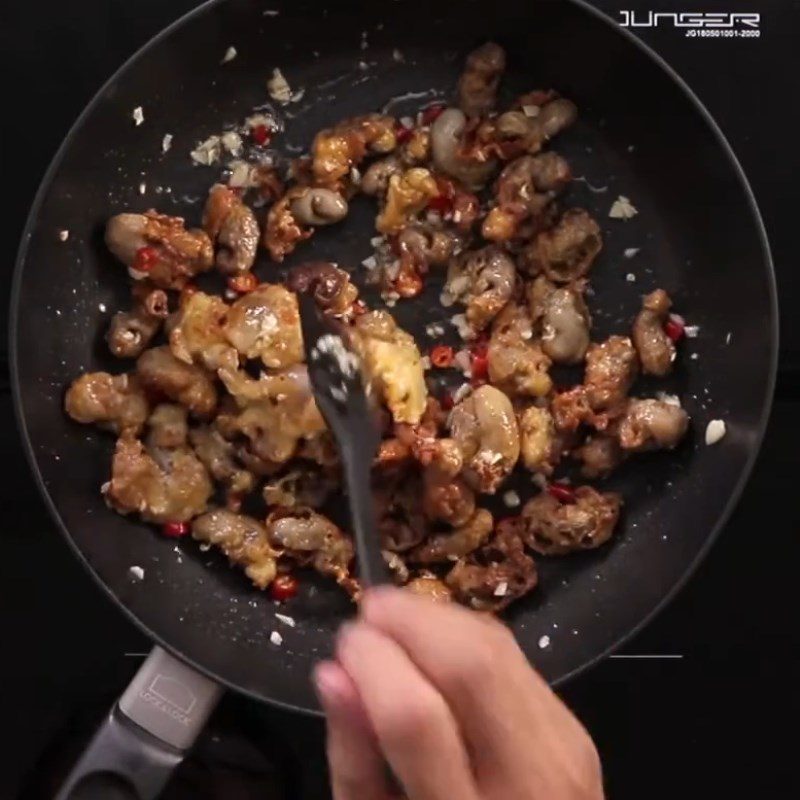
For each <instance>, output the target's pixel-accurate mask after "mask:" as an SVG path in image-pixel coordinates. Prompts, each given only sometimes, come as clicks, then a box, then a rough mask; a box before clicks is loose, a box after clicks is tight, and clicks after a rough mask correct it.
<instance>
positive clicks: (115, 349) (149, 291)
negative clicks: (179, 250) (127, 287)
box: [106, 281, 169, 358]
mask: <svg viewBox="0 0 800 800" xmlns="http://www.w3.org/2000/svg"><path fill="white" fill-rule="evenodd" d="M133 298H134V301H133V307H132V308H131V310H130V311H117V313H116V314H114V316H113V317H112V318H111V324H110V325H109V327H108V333H107V334H106V340H107V341H108V349H109V350H110V351H111V352H112V353H113V354H114V355H115V356H116V357H117V358H138V357H139V356H140V355H141V354H142V352H143V351H144V349H145V348H146V347H147V346H148V345H149V344H150V342H151V341H152V340H153V338H154V337H155V335H156V334H157V333H158V332H159V330H160V329H161V325H162V323H163V322H164V320H165V319H166V317H167V315H168V314H169V301H168V299H167V293H166V292H165V291H164V290H163V289H155V288H153V286H152V284H151V283H150V282H149V281H139V282H137V283H135V284H134V285H133Z"/></svg>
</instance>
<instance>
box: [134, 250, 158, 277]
mask: <svg viewBox="0 0 800 800" xmlns="http://www.w3.org/2000/svg"><path fill="white" fill-rule="evenodd" d="M157 261H158V250H156V248H155V247H148V246H146V245H145V246H144V247H140V248H139V249H138V250H137V251H136V255H135V256H134V257H133V268H134V269H135V270H136V271H137V272H150V270H151V269H153V267H154V266H155V265H156V262H157Z"/></svg>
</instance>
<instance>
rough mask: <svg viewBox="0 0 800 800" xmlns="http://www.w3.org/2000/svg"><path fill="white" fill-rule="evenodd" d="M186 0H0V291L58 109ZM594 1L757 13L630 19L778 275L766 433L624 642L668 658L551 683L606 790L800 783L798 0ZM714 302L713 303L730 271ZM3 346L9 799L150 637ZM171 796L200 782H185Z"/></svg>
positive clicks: (78, 103)
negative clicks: (52, 480) (740, 29)
mask: <svg viewBox="0 0 800 800" xmlns="http://www.w3.org/2000/svg"><path fill="white" fill-rule="evenodd" d="M195 5H196V2H194V0H135V1H134V2H130V0H128V2H123V1H122V0H81V2H79V3H62V4H59V5H56V4H48V5H46V6H45V5H43V4H40V3H34V2H14V3H13V4H8V3H7V4H5V7H4V9H3V19H2V25H1V26H0V40H1V41H2V50H1V52H2V66H3V74H4V75H5V76H6V80H5V81H4V84H5V87H4V88H5V91H4V97H3V126H2V137H3V140H2V145H3V146H2V149H0V164H1V169H2V179H3V180H2V185H3V186H4V187H5V191H4V195H5V198H4V203H3V212H2V224H3V233H4V236H3V241H5V242H6V245H7V246H6V251H7V252H6V257H5V258H4V259H3V260H2V262H0V286H2V287H3V289H4V291H3V295H4V296H5V297H7V296H8V293H9V287H10V281H11V273H12V269H13V260H14V252H15V249H16V246H17V243H18V241H19V236H20V233H21V229H22V226H23V224H24V220H25V216H26V214H27V211H28V208H29V206H30V203H31V201H32V199H33V195H34V193H35V191H36V187H37V185H38V183H39V180H40V179H41V177H42V175H43V173H44V170H45V169H46V166H47V164H48V162H49V160H50V158H51V157H52V155H53V154H54V153H55V150H56V148H57V147H58V145H59V144H60V142H61V141H62V139H63V137H64V136H65V134H66V132H67V130H68V128H69V126H70V125H71V124H72V122H73V121H74V119H75V117H76V116H77V115H78V113H79V112H80V110H81V109H82V108H83V106H84V105H85V103H86V102H87V101H88V100H89V99H90V98H91V96H92V95H93V94H94V92H95V91H96V90H97V89H98V88H99V86H100V85H101V83H102V82H104V81H105V79H106V78H107V77H108V76H109V75H110V74H111V72H113V71H114V70H115V69H116V68H117V67H118V66H119V65H120V64H121V63H122V62H123V61H124V60H125V59H126V58H127V57H128V56H129V55H131V54H132V53H133V52H134V51H135V50H136V49H137V48H138V47H140V46H141V45H142V44H144V43H145V42H146V41H147V40H148V39H149V37H150V36H152V35H153V34H154V33H156V32H157V31H158V30H159V29H161V28H162V27H163V26H164V25H165V24H167V23H168V22H171V21H172V20H173V19H174V18H176V17H178V16H179V15H180V14H182V13H184V12H185V11H187V10H188V9H190V8H192V7H194V6H195ZM264 5H265V7H269V4H268V3H267V2H265V3H264ZM595 5H596V6H598V7H599V8H601V9H602V10H604V11H606V12H607V13H609V14H610V15H612V16H614V17H618V13H617V12H618V11H619V9H620V8H628V9H636V10H640V11H646V10H648V9H652V10H683V11H737V10H738V11H760V12H761V15H762V21H761V38H760V39H759V40H758V41H754V40H736V39H732V40H724V39H702V40H701V39H687V38H684V36H683V33H682V32H681V31H677V30H675V29H673V28H671V27H660V28H657V29H647V30H643V29H637V34H638V35H639V36H641V37H642V38H643V39H645V40H646V41H647V42H648V43H649V44H651V45H652V46H653V47H654V48H655V49H656V50H657V51H658V52H659V53H660V54H661V55H662V56H664V58H665V59H666V60H667V61H668V62H669V63H670V64H671V65H672V66H673V67H674V68H675V69H676V70H677V71H678V72H679V73H680V74H681V76H682V77H684V78H685V79H686V80H687V82H688V83H689V85H690V86H691V87H692V88H693V89H694V91H695V92H696V93H697V94H698V95H699V97H700V99H701V100H702V101H703V102H704V103H705V104H706V106H707V107H708V109H709V110H710V112H711V114H712V115H713V116H714V117H715V118H716V119H717V121H718V122H719V123H720V125H721V127H722V128H723V130H724V132H725V133H726V135H727V137H728V139H729V141H730V142H731V144H732V146H733V149H734V151H735V152H736V153H737V155H738V157H739V159H740V160H741V162H742V165H743V167H744V170H745V172H746V173H747V175H748V177H749V179H750V182H751V184H752V186H753V189H754V192H755V195H756V198H757V200H758V202H759V205H760V208H761V212H762V214H763V216H764V221H765V224H766V227H767V232H768V234H769V238H770V242H771V246H772V251H773V257H774V260H775V267H776V272H777V276H778V284H779V293H780V300H781V311H782V332H781V335H782V341H781V365H780V374H779V380H778V389H777V395H776V402H775V408H774V412H773V415H772V421H771V424H770V428H769V431H768V434H767V437H766V441H765V444H764V448H763V451H762V454H761V457H760V459H759V461H758V464H757V466H756V470H755V472H754V475H753V478H752V480H751V483H750V485H749V487H748V489H747V490H746V492H745V495H744V497H743V499H742V501H741V503H740V505H739V508H738V510H737V511H736V513H735V515H734V517H733V518H732V520H731V522H730V523H729V525H728V528H727V530H726V532H725V533H724V534H723V536H722V537H721V538H720V540H719V542H718V543H717V545H716V546H715V547H714V549H713V551H712V552H711V554H710V556H709V557H708V559H707V560H706V562H705V564H704V565H703V566H702V567H701V568H700V570H699V571H698V572H697V574H696V575H695V576H694V577H693V578H692V580H691V581H690V583H689V584H688V586H687V587H686V588H685V589H684V590H683V592H682V593H681V594H680V596H679V597H678V598H677V600H676V601H675V602H674V603H673V604H672V605H671V606H670V608H669V609H667V610H666V611H665V612H664V613H662V614H661V615H660V617H659V618H658V619H657V620H656V621H655V622H654V623H653V624H652V625H650V626H649V627H648V629H647V630H646V631H645V632H643V633H642V634H641V635H640V636H638V637H637V638H636V639H635V640H634V641H632V642H630V643H629V644H628V645H627V646H626V648H625V651H624V653H625V654H628V655H658V654H673V655H681V656H682V658H680V659H669V660H665V659H664V660H662V659H613V660H609V661H606V662H605V663H603V664H602V665H600V666H599V667H597V668H596V669H594V670H593V671H592V672H591V673H590V674H588V675H585V676H583V677H582V678H580V679H578V680H577V681H575V682H574V683H573V684H571V685H570V686H568V687H567V688H566V689H565V690H564V692H563V694H564V697H565V699H566V700H567V701H568V702H569V703H570V704H571V706H572V707H573V708H574V709H575V710H576V712H577V713H578V714H579V715H580V716H581V718H582V719H583V720H584V721H585V723H586V724H587V726H588V727H589V729H590V730H591V732H592V734H593V735H594V737H595V739H596V741H597V743H598V747H599V748H600V751H601V755H602V756H603V761H604V765H605V769H606V773H607V776H608V783H609V796H610V797H613V798H624V800H627V799H628V798H636V799H637V800H638V798H645V797H646V798H662V797H663V798H674V797H681V798H695V797H697V798H700V797H709V796H710V797H725V796H730V797H737V798H738V797H743V796H746V795H749V794H752V795H753V796H755V797H759V798H786V797H790V796H797V795H798V792H799V791H800V779H799V778H798V776H797V772H796V770H795V767H794V763H793V761H794V759H795V757H796V756H795V753H794V748H793V746H792V745H794V744H796V742H797V739H798V737H797V732H796V728H794V727H793V726H794V725H795V724H796V723H795V720H796V715H797V712H798V711H800V692H799V691H798V688H797V684H796V682H797V680H798V678H800V626H798V623H797V614H798V611H799V610H800V603H798V588H797V587H798V581H797V580H796V575H797V570H798V565H800V545H798V541H799V540H800V524H798V523H800V513H798V503H797V499H796V496H795V495H794V484H795V480H796V478H795V474H796V473H797V471H798V466H799V465H798V459H797V456H796V452H797V446H798V444H800V433H799V432H798V423H797V415H798V412H800V320H798V318H797V316H796V315H795V314H794V305H795V303H796V302H797V301H800V278H799V277H798V274H797V265H796V263H797V255H796V247H797V245H796V242H797V240H798V236H797V224H796V218H797V213H798V205H799V204H798V201H797V199H796V197H797V189H796V176H797V175H798V174H800V169H798V167H800V157H798V134H797V130H798V125H797V123H798V111H797V102H798V89H800V79H799V78H798V74H800V57H798V45H797V35H798V33H799V32H800V3H798V2H796V1H795V0H766V1H764V0H762V1H761V2H757V1H755V0H754V1H753V2H750V3H739V2H713V1H712V0H701V2H698V3H691V4H685V5H680V4H676V3H674V2H672V3H667V2H657V1H656V0H644V2H640V1H639V0H636V1H635V2H632V1H631V0H615V1H614V2H608V0H602V1H600V0H598V1H597V2H595ZM331 8H335V3H333V4H331ZM534 19H535V17H534ZM533 24H535V23H533ZM354 25H357V23H354ZM165 80H167V81H168V77H165ZM620 91H624V86H623V87H620ZM708 213H709V214H711V213H713V209H708ZM720 298H721V300H720V302H724V287H720ZM6 305H7V300H6V302H4V303H3V304H2V307H1V310H0V315H1V316H0V325H2V330H3V331H5V327H6V320H7V308H6ZM753 324H759V321H758V320H754V321H753ZM0 359H2V371H1V372H0V376H1V377H0V414H1V415H2V417H0V418H1V419H2V424H0V452H2V454H3V459H4V462H5V463H4V465H3V470H2V475H3V492H2V494H0V520H2V523H3V532H2V541H3V544H4V547H3V557H2V559H0V641H1V642H2V652H3V659H2V662H0V708H1V709H2V711H3V712H4V714H3V715H4V722H5V723H6V730H7V735H6V736H5V737H4V744H3V747H2V750H1V751H0V767H1V769H0V798H7V797H8V798H13V797H17V796H20V795H19V793H20V791H22V787H23V785H24V786H27V787H28V788H27V789H26V790H25V792H26V793H25V794H23V795H22V796H23V797H30V798H33V797H40V796H46V795H45V794H41V791H42V790H41V789H38V790H37V789H33V788H31V787H32V785H33V783H32V782H31V780H30V776H31V775H32V773H33V772H36V773H38V784H41V783H42V781H43V779H46V778H47V773H48V772H50V771H53V772H54V771H55V769H56V762H57V761H58V759H57V758H56V759H55V760H47V761H45V762H40V761H39V759H40V758H41V757H42V752H43V751H45V752H46V754H48V753H50V751H52V749H53V748H52V745H53V742H54V741H58V740H57V739H55V738H54V737H57V735H58V734H59V733H60V732H63V731H64V730H68V731H70V733H69V734H68V736H67V739H68V740H69V741H72V742H73V744H74V746H76V747H77V746H78V745H79V744H80V736H81V734H82V732H83V730H84V729H86V730H88V728H89V727H90V726H91V725H92V724H94V722H96V715H95V714H96V712H97V713H99V712H101V711H102V709H103V708H104V707H106V706H107V705H108V704H109V703H110V701H111V698H112V697H113V696H114V695H115V694H116V693H117V691H118V690H119V689H120V687H121V686H123V685H124V683H125V680H126V679H127V677H128V676H129V675H130V674H131V673H132V671H133V670H134V669H135V668H136V666H137V665H138V663H139V660H138V658H137V657H136V656H131V655H127V656H126V655H125V654H126V653H134V654H135V653H142V652H145V651H146V650H147V649H148V642H147V641H145V639H144V638H143V637H142V636H141V634H139V632H138V631H137V630H136V629H134V628H133V627H132V626H131V624H130V623H129V622H127V620H125V619H124V618H123V617H122V616H121V614H120V613H119V612H118V611H117V610H116V608H115V607H113V606H112V605H111V604H110V603H109V601H108V600H107V599H106V598H105V597H104V596H103V595H102V594H101V592H100V590H99V589H97V588H96V587H95V586H94V585H93V584H92V583H91V581H90V580H88V578H87V576H86V574H85V573H84V571H83V569H82V568H81V567H80V566H79V565H78V563H77V561H76V560H75V559H74V558H73V556H72V554H71V553H70V552H69V551H68V549H67V548H66V546H65V545H63V544H62V543H61V541H60V539H59V536H58V533H57V531H56V529H55V527H54V525H53V524H52V523H51V522H50V519H49V518H48V516H47V514H46V512H45V509H44V506H43V504H42V502H41V501H40V499H39V497H38V495H37V493H36V490H35V487H34V485H33V481H32V480H31V478H30V477H29V473H28V468H27V465H26V464H25V463H24V459H23V457H22V452H21V448H20V446H19V443H18V439H17V433H16V430H15V427H14V423H13V414H12V409H11V400H10V397H9V393H8V380H7V375H6V369H5V361H6V337H5V335H3V337H2V339H1V340H0ZM742 380H747V376H746V375H742ZM231 718H235V719H236V720H237V721H241V720H243V719H247V720H253V725H255V726H256V727H259V729H263V730H265V731H268V732H269V734H268V735H267V736H265V739H267V740H268V746H267V749H269V741H271V742H272V745H273V746H274V748H275V752H276V754H277V755H278V756H279V759H280V760H281V761H282V763H283V761H290V760H291V752H290V750H287V749H286V743H287V741H290V742H293V744H292V745H291V747H292V748H302V750H303V751H304V752H305V753H306V758H307V759H308V760H310V761H312V762H314V763H316V762H318V760H319V758H320V752H321V751H320V749H319V748H320V741H321V740H320V731H319V728H318V726H317V725H316V723H315V722H313V721H308V720H303V719H293V718H288V717H285V716H279V715H276V714H274V713H264V712H263V711H262V710H261V709H256V708H253V707H251V705H250V704H247V703H245V702H244V701H241V700H238V699H235V698H228V699H226V702H225V703H224V704H223V708H222V709H221V714H220V715H219V718H218V722H217V724H218V725H221V726H222V727H223V728H224V727H225V725H226V720H230V719H231ZM72 726H75V727H74V728H73V727H72ZM285 734H289V735H288V736H286V735H285ZM48 746H50V751H47V750H46V748H47V747H48ZM290 749H291V748H290ZM47 758H48V759H49V758H50V755H49V754H48V755H47ZM37 762H38V763H39V767H38V768H36V767H35V765H36V764H37ZM309 772H310V771H309ZM205 790H206V791H210V790H209V789H208V786H206V787H205ZM37 791H39V792H40V793H39V794H36V792H37ZM291 792H292V790H291V789H290V794H291ZM307 794H308V796H309V797H310V796H311V795H312V792H310V790H309V792H307ZM176 796H178V795H176ZM180 796H184V795H180ZM185 796H187V797H189V796H191V797H193V798H201V797H205V796H207V795H206V794H203V793H202V790H201V789H197V790H196V791H194V792H192V794H186V795H185ZM208 796H211V795H208ZM217 796H218V797H226V798H227V797H231V798H232V797H233V795H228V794H224V793H217ZM264 796H265V797H266V796H269V795H264Z"/></svg>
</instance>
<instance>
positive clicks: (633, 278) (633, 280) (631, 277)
mask: <svg viewBox="0 0 800 800" xmlns="http://www.w3.org/2000/svg"><path fill="white" fill-rule="evenodd" d="M625 280H626V281H628V283H636V276H635V275H634V274H633V273H632V272H629V273H628V274H627V275H626V276H625Z"/></svg>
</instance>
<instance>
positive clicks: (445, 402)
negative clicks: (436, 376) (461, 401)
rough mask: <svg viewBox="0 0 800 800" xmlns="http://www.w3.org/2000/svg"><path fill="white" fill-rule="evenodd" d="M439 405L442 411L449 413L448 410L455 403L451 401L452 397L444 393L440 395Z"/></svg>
mask: <svg viewBox="0 0 800 800" xmlns="http://www.w3.org/2000/svg"><path fill="white" fill-rule="evenodd" d="M439 404H440V405H441V407H442V409H443V410H444V411H450V409H451V408H452V407H453V406H454V405H455V401H454V400H453V395H451V394H450V393H449V392H445V393H444V394H443V395H442V398H441V400H439Z"/></svg>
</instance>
